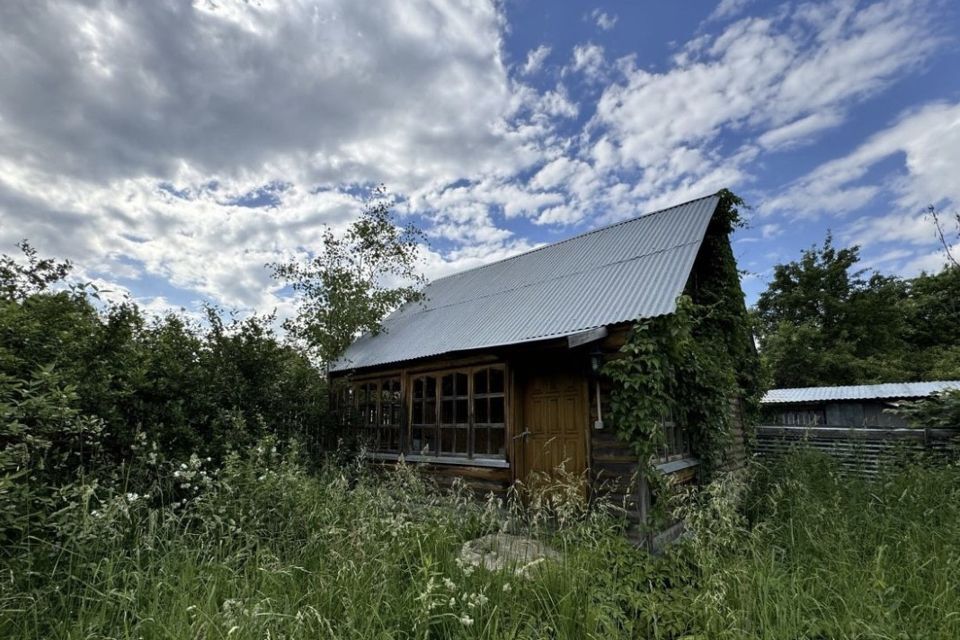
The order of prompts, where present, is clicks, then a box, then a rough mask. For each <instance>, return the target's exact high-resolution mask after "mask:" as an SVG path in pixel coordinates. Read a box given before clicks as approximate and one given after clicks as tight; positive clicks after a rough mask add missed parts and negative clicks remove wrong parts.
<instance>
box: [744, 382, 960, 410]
mask: <svg viewBox="0 0 960 640" xmlns="http://www.w3.org/2000/svg"><path fill="white" fill-rule="evenodd" d="M947 389H960V380H935V381H932V382H888V383H886V384H861V385H853V386H846V387H798V388H794V389H771V390H770V391H767V393H766V395H764V396H763V399H762V400H761V401H760V402H762V403H763V404H789V403H797V402H829V401H833V400H879V399H882V398H924V397H926V396H929V395H933V394H934V393H939V392H941V391H946V390H947Z"/></svg>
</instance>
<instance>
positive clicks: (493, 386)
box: [490, 368, 503, 393]
mask: <svg viewBox="0 0 960 640" xmlns="http://www.w3.org/2000/svg"><path fill="white" fill-rule="evenodd" d="M490 393H503V369H500V368H492V369H490Z"/></svg>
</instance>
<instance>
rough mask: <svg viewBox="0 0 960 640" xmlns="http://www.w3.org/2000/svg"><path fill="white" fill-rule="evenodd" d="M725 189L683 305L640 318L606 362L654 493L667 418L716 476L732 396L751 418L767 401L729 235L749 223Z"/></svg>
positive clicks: (624, 429) (620, 422)
mask: <svg viewBox="0 0 960 640" xmlns="http://www.w3.org/2000/svg"><path fill="white" fill-rule="evenodd" d="M718 195H719V196H720V204H719V206H718V207H717V211H716V213H715V214H714V216H713V219H712V220H711V222H710V225H709V228H708V230H707V234H706V237H705V239H704V242H703V245H702V247H701V251H700V254H699V256H698V259H697V263H696V264H695V265H694V276H693V277H692V278H691V282H690V284H689V285H688V287H687V291H686V293H685V294H684V295H682V296H680V298H679V299H678V300H677V308H676V311H675V312H674V313H673V314H671V315H669V316H660V317H657V318H649V319H645V320H641V321H638V322H637V323H636V324H635V325H634V327H633V329H632V330H631V332H630V335H629V336H628V338H627V341H626V343H625V344H624V345H623V347H622V348H621V349H620V353H619V354H618V355H617V356H616V357H615V358H613V359H612V360H610V361H609V362H608V363H607V364H606V366H605V368H604V373H605V374H606V375H607V376H609V378H610V380H611V382H612V383H613V390H612V393H611V403H610V404H611V406H610V408H611V414H612V415H611V418H612V422H613V424H614V426H615V428H616V430H617V433H618V435H619V436H620V437H621V438H622V439H623V440H624V441H625V442H627V443H629V444H630V446H631V447H632V449H633V451H634V453H636V455H637V456H638V457H639V459H640V461H641V468H640V470H641V473H642V474H643V475H644V477H645V478H646V480H647V482H648V483H649V485H650V487H651V489H652V490H653V491H654V492H656V491H657V490H658V489H660V488H662V487H663V486H664V484H665V481H664V477H663V475H662V474H660V473H659V472H658V471H657V470H656V469H655V468H654V465H653V459H654V456H655V454H656V452H657V450H658V449H660V448H661V447H663V445H664V444H665V433H664V429H663V423H664V421H666V420H672V421H673V422H674V423H675V424H676V425H677V426H679V427H681V428H686V430H687V432H688V433H689V434H690V436H691V444H692V447H693V452H694V455H696V456H697V457H698V458H699V459H700V462H701V472H702V474H703V477H704V479H709V478H710V477H711V476H712V475H713V474H714V473H715V472H716V471H717V469H719V468H720V466H721V465H722V464H723V462H724V457H725V454H726V451H727V447H728V446H729V444H730V442H731V432H732V420H731V417H732V416H731V411H730V402H731V399H732V398H737V397H739V398H741V399H742V400H743V402H744V406H745V408H746V410H747V411H746V412H747V414H748V416H751V417H752V416H753V415H755V413H756V408H757V406H758V404H759V396H760V381H759V377H758V376H759V373H758V372H759V363H758V361H757V354H756V350H755V349H754V346H753V337H752V331H751V327H750V318H749V315H748V314H747V310H746V306H745V304H744V300H743V292H742V290H741V288H740V279H739V273H738V271H737V267H736V262H735V260H734V257H733V252H732V250H731V248H730V242H729V234H730V233H731V232H732V231H733V229H734V228H736V227H737V226H738V225H740V224H741V222H740V217H739V210H738V207H740V206H742V205H743V202H742V200H740V199H739V198H738V197H737V196H735V195H734V194H732V193H730V192H729V191H726V190H724V191H721V192H720V193H719V194H718ZM655 515H656V514H655ZM661 515H662V514H661Z"/></svg>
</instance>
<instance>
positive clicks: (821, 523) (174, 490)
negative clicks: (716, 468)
mask: <svg viewBox="0 0 960 640" xmlns="http://www.w3.org/2000/svg"><path fill="white" fill-rule="evenodd" d="M207 467H208V465H206V464H205V462H204V461H201V460H197V459H193V460H191V461H189V462H186V463H185V464H184V465H183V468H179V466H178V467H177V468H176V470H175V471H174V469H169V470H168V472H167V473H166V475H172V473H176V474H177V475H176V477H175V478H173V482H174V484H172V485H171V484H170V483H166V484H164V483H163V482H158V483H157V484H156V486H155V488H153V489H151V490H149V491H147V495H146V496H143V495H134V494H132V493H131V494H129V495H128V494H127V493H126V492H125V491H114V492H108V491H106V490H104V489H103V488H102V487H97V486H96V485H92V484H88V485H83V486H82V487H81V488H80V489H78V491H77V492H76V494H75V495H74V496H73V498H71V500H70V501H68V502H67V503H66V504H67V507H66V508H65V510H64V511H62V512H61V513H59V514H51V518H53V519H56V521H57V522H58V523H60V524H59V525H58V527H57V530H58V533H57V534H56V535H49V536H45V537H43V538H40V537H38V538H32V539H29V540H25V541H22V542H20V543H19V544H18V546H17V547H16V548H8V549H4V550H3V556H2V561H3V567H2V569H3V571H2V582H0V638H10V639H12V640H13V639H17V638H71V639H73V638H78V639H79V638H108V637H109V638H148V639H149V638H178V639H179V638H231V639H232V638H317V637H323V638H327V637H333V638H544V637H548V638H585V637H595V638H610V637H627V638H635V637H641V638H643V637H652V638H681V637H685V638H835V637H849V638H953V637H960V614H958V612H960V594H958V586H957V585H958V576H960V571H958V569H960V494H958V491H960V468H957V467H955V466H954V467H948V468H944V467H940V468H923V467H911V468H909V469H906V470H904V471H903V472H902V473H900V474H897V475H893V476H890V477H887V478H883V479H882V480H881V481H879V482H875V483H870V482H866V481H860V480H855V479H851V478H846V477H844V476H842V475H840V474H839V473H838V472H837V470H836V469H835V468H834V467H832V466H831V465H830V464H829V462H828V461H825V460H823V459H820V458H817V457H815V456H810V455H798V456H796V457H794V458H792V459H790V460H788V461H786V462H785V463H784V464H783V465H780V466H778V467H776V468H770V469H763V468H758V469H755V470H753V471H752V472H751V473H752V476H751V477H749V478H746V477H728V478H725V479H724V480H722V481H719V482H717V483H715V484H713V485H711V486H710V487H707V488H706V489H705V490H704V491H702V492H700V493H699V494H697V495H690V496H687V497H686V499H685V500H684V501H683V502H682V506H681V510H682V511H683V512H684V514H685V515H686V517H687V519H688V521H689V522H690V529H691V531H690V535H689V536H688V537H687V539H685V540H684V541H683V542H681V543H679V544H677V545H675V546H674V547H672V548H671V549H670V550H669V551H668V552H667V553H665V554H664V555H662V556H658V557H653V556H649V555H647V554H646V553H644V552H643V551H640V550H637V549H635V548H633V547H632V546H630V545H629V543H627V542H626V540H625V538H624V537H623V535H622V534H621V531H620V528H619V527H620V523H619V522H618V521H617V519H616V518H614V517H612V516H609V515H605V514H604V513H603V510H602V509H601V510H599V511H598V510H593V511H587V510H586V509H585V508H584V506H583V505H582V504H579V503H576V501H575V498H574V495H579V494H578V492H570V494H569V496H568V499H567V500H566V501H561V502H560V503H559V504H558V503H557V502H556V501H553V502H551V501H550V500H544V501H541V502H537V503H536V507H535V508H534V509H533V510H532V511H527V512H525V513H520V512H519V511H514V512H513V513H511V512H510V510H509V508H508V509H506V510H505V509H504V507H502V506H501V505H499V504H497V503H495V502H492V501H491V502H484V501H478V500H476V499H474V498H472V497H470V496H468V495H467V494H466V493H465V492H463V491H459V490H455V491H453V492H441V491H439V490H437V489H435V488H433V487H431V486H430V484H429V483H428V482H426V481H424V480H423V479H422V478H420V477H419V476H418V475H417V473H416V472H415V471H413V470H412V469H409V468H401V469H400V470H398V471H395V472H390V473H386V474H379V473H373V472H371V470H370V468H369V467H368V466H366V465H363V464H357V463H350V462H342V461H340V462H330V463H328V464H325V465H323V467H322V468H321V469H320V470H319V471H316V472H311V473H307V471H305V470H304V467H303V465H301V464H300V463H299V462H298V461H297V459H296V456H295V455H286V456H284V455H280V454H277V453H275V452H273V451H272V450H271V449H270V447H269V445H268V446H266V447H262V448H261V449H260V450H259V452H254V453H253V454H251V455H250V456H247V457H244V458H240V457H233V458H231V459H230V460H228V461H227V463H226V464H225V466H224V467H223V468H222V469H219V470H217V469H209V468H207ZM167 480H170V478H167ZM534 502H536V501H534ZM505 520H509V521H510V522H509V526H510V527H511V528H513V529H517V528H519V529H520V530H521V531H522V532H524V533H527V534H529V535H532V536H535V537H538V538H541V539H544V540H546V541H547V542H548V543H549V544H551V545H552V546H553V547H554V548H556V549H558V550H559V551H560V552H561V554H562V559H561V560H559V561H556V562H552V563H546V564H544V565H542V568H541V570H539V571H537V572H535V573H533V574H531V575H530V577H529V578H524V577H519V576H517V575H515V574H514V573H513V572H509V571H507V572H488V571H486V570H484V569H474V568H472V567H470V566H465V565H462V564H461V563H460V562H458V552H459V550H460V547H461V545H462V544H463V542H464V541H466V540H469V539H472V538H475V537H477V536H480V535H483V534H486V533H491V532H496V531H498V530H500V529H501V528H503V527H504V525H505Z"/></svg>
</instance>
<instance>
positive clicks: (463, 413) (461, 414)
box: [454, 398, 469, 424]
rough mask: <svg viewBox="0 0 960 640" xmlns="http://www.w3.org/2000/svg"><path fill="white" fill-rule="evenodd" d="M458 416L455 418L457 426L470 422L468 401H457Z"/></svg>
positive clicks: (464, 399)
mask: <svg viewBox="0 0 960 640" xmlns="http://www.w3.org/2000/svg"><path fill="white" fill-rule="evenodd" d="M455 409H456V414H455V415H454V418H455V419H456V422H457V424H467V422H469V417H468V416H467V399H466V398H463V399H461V400H457V404H456V407H455Z"/></svg>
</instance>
